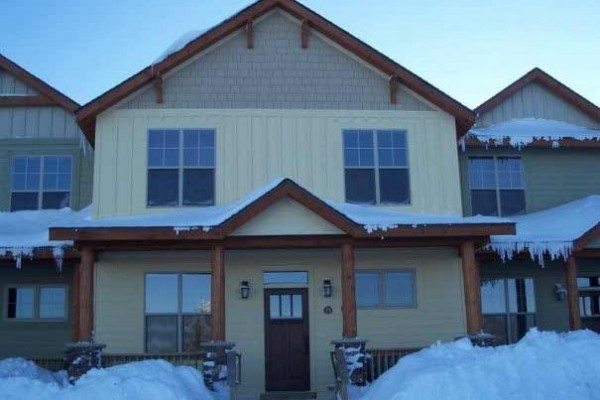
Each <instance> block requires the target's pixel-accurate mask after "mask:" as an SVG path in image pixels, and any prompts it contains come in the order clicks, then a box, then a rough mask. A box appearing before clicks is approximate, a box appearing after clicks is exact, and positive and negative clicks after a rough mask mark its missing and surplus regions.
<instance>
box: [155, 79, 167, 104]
mask: <svg viewBox="0 0 600 400" xmlns="http://www.w3.org/2000/svg"><path fill="white" fill-rule="evenodd" d="M153 85H154V94H155V96H156V102H157V103H158V104H162V103H163V101H164V93H163V79H162V76H160V75H156V76H155V77H154V81H153Z"/></svg>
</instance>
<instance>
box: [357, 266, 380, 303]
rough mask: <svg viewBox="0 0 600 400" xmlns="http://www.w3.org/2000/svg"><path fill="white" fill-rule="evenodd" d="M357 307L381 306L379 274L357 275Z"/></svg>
mask: <svg viewBox="0 0 600 400" xmlns="http://www.w3.org/2000/svg"><path fill="white" fill-rule="evenodd" d="M356 305H357V307H377V306H379V305H380V304H379V274H378V273H370V272H357V273H356Z"/></svg>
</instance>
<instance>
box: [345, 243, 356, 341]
mask: <svg viewBox="0 0 600 400" xmlns="http://www.w3.org/2000/svg"><path fill="white" fill-rule="evenodd" d="M355 292H356V287H355V283H354V246H353V245H352V244H351V243H344V244H343V245H342V318H343V328H342V336H343V337H345V338H355V337H356V335H357V323H356V295H355Z"/></svg>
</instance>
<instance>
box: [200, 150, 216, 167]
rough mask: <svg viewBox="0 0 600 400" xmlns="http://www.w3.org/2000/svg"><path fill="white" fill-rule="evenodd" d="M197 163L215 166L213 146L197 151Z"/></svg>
mask: <svg viewBox="0 0 600 400" xmlns="http://www.w3.org/2000/svg"><path fill="white" fill-rule="evenodd" d="M198 165H199V166H201V167H214V166H215V150H214V149H213V148H209V149H208V148H207V149H200V150H199V151H198Z"/></svg>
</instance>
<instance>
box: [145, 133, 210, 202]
mask: <svg viewBox="0 0 600 400" xmlns="http://www.w3.org/2000/svg"><path fill="white" fill-rule="evenodd" d="M214 203H215V131H214V130H212V129H151V130H150V131H149V132H148V206H169V207H176V206H211V205H213V204H214Z"/></svg>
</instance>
